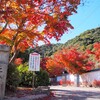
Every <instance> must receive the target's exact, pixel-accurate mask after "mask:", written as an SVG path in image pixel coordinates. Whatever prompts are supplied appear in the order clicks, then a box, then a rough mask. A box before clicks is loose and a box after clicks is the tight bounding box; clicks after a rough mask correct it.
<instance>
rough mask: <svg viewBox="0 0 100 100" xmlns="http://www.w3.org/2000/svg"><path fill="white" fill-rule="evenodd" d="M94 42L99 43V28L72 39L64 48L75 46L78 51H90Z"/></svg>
mask: <svg viewBox="0 0 100 100" xmlns="http://www.w3.org/2000/svg"><path fill="white" fill-rule="evenodd" d="M95 42H100V27H98V28H95V29H91V30H87V31H85V32H83V33H81V34H80V35H79V36H76V37H75V38H74V39H71V40H69V41H67V42H66V43H65V44H64V47H68V46H77V47H78V49H80V50H85V49H87V48H88V49H91V50H92V49H93V44H94V43H95Z"/></svg>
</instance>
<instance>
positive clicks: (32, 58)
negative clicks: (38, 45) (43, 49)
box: [29, 52, 40, 88]
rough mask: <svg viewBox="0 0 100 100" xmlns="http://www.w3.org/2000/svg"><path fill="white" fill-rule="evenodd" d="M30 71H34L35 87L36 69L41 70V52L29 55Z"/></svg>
mask: <svg viewBox="0 0 100 100" xmlns="http://www.w3.org/2000/svg"><path fill="white" fill-rule="evenodd" d="M29 71H33V74H34V76H33V84H32V85H33V88H34V80H35V71H40V54H38V53H36V52H34V53H30V55H29Z"/></svg>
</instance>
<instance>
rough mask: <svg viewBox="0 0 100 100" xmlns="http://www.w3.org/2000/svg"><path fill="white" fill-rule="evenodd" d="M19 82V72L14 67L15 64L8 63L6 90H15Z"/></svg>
mask: <svg viewBox="0 0 100 100" xmlns="http://www.w3.org/2000/svg"><path fill="white" fill-rule="evenodd" d="M19 83H20V77H19V72H18V70H17V68H16V65H15V64H13V63H11V64H9V65H8V71H7V82H6V86H7V89H8V90H13V91H14V90H16V88H17V86H18V85H19Z"/></svg>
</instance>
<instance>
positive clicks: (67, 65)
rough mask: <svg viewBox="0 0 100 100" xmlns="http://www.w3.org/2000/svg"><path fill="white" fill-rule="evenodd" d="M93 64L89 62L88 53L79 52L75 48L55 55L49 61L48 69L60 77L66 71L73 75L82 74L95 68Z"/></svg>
mask: <svg viewBox="0 0 100 100" xmlns="http://www.w3.org/2000/svg"><path fill="white" fill-rule="evenodd" d="M93 65H94V64H93V62H92V61H89V59H88V56H87V54H86V53H82V52H79V51H77V50H76V49H75V48H70V49H68V48H66V49H63V50H61V51H59V52H57V53H55V54H54V56H53V57H52V58H51V59H49V60H48V61H47V65H46V66H47V69H48V71H49V72H50V73H52V74H55V75H59V74H61V73H62V71H63V70H64V69H66V70H67V71H68V72H69V73H72V74H82V73H84V72H85V71H89V70H91V69H92V68H93Z"/></svg>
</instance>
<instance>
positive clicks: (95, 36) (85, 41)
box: [19, 27, 100, 61]
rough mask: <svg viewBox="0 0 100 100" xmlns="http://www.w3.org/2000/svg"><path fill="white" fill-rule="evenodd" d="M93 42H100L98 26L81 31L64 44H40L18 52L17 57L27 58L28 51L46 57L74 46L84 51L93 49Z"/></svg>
mask: <svg viewBox="0 0 100 100" xmlns="http://www.w3.org/2000/svg"><path fill="white" fill-rule="evenodd" d="M95 42H100V27H98V28H95V29H91V30H87V31H85V32H83V33H81V34H80V35H79V36H76V37H75V38H73V39H71V40H69V41H67V42H66V43H65V44H60V43H58V44H50V45H42V46H39V47H36V48H34V49H28V50H27V51H26V52H25V53H23V54H22V53H20V54H19V57H22V58H24V59H25V61H27V60H28V56H29V53H31V52H37V53H39V54H40V55H41V57H47V56H51V55H53V54H54V53H55V52H56V51H58V50H61V49H62V48H64V47H69V46H71V47H72V46H73V47H74V46H75V47H77V49H79V50H82V51H84V50H85V49H87V48H88V49H91V50H92V49H93V44H94V43H95Z"/></svg>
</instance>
